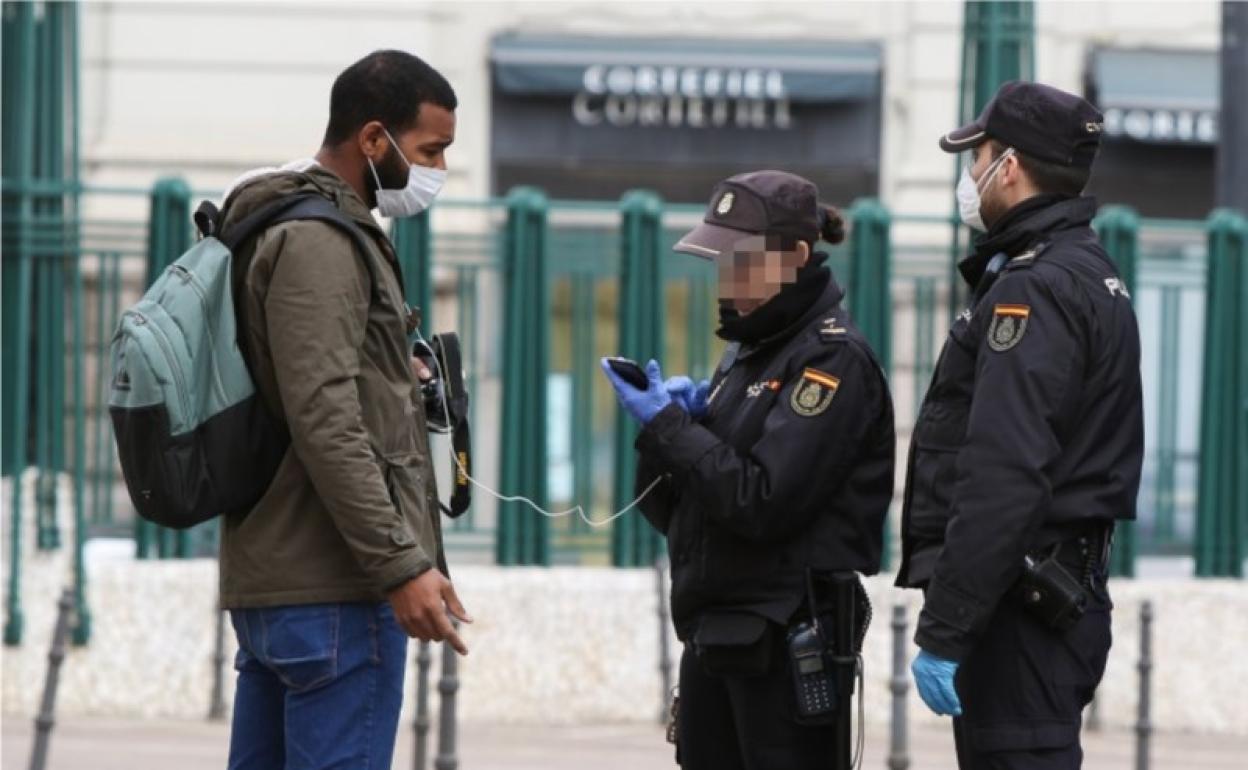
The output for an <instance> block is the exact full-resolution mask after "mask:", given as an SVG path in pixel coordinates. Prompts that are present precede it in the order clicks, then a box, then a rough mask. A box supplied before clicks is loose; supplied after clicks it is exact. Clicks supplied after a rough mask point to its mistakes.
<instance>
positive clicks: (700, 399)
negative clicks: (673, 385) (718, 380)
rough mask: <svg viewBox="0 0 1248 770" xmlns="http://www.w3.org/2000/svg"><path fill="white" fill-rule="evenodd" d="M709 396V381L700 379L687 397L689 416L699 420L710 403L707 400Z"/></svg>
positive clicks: (704, 414)
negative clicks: (691, 393)
mask: <svg viewBox="0 0 1248 770" xmlns="http://www.w3.org/2000/svg"><path fill="white" fill-rule="evenodd" d="M710 397H711V381H710V380H702V381H701V382H699V383H698V386H697V387H696V388H694V389H693V395H692V396H690V397H689V416H690V417H692V418H693V419H695V420H700V419H702V418H703V417H705V416H706V411H707V409H709V408H710V404H708V403H707V400H708V399H709V398H710Z"/></svg>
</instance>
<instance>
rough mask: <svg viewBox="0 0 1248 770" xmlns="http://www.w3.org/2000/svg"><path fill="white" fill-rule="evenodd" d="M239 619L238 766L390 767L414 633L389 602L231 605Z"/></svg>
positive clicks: (245, 769)
mask: <svg viewBox="0 0 1248 770" xmlns="http://www.w3.org/2000/svg"><path fill="white" fill-rule="evenodd" d="M230 620H231V621H232V622H233V624H234V633H235V634H236V635H237V636H238V647H239V649H238V657H237V658H236V660H235V662H234V668H235V669H236V670H237V671H238V689H237V692H236V694H235V696H234V724H233V728H232V731H231V734H230V763H229V768H230V770H330V768H335V769H340V770H347V768H350V770H357V769H363V768H368V770H385V768H389V767H390V761H391V759H392V756H393V754H394V740H395V734H396V733H397V731H398V724H399V708H400V706H401V705H402V703H403V670H404V667H405V666H406V664H407V635H406V634H404V633H403V630H402V629H401V628H400V627H399V625H398V623H397V622H396V621H395V619H394V612H393V610H391V608H390V605H389V604H387V603H384V602H383V603H379V604H362V603H360V604H308V605H299V606H291V607H271V608H264V609H244V610H230Z"/></svg>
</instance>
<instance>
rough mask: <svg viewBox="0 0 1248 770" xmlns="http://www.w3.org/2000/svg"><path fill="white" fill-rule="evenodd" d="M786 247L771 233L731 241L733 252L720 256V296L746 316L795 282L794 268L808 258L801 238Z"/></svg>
mask: <svg viewBox="0 0 1248 770" xmlns="http://www.w3.org/2000/svg"><path fill="white" fill-rule="evenodd" d="M788 246H789V248H787V249H786V248H785V244H783V243H782V242H781V239H779V238H776V237H775V236H770V235H766V236H764V235H751V236H748V237H745V238H742V239H741V240H740V241H737V242H736V243H735V244H733V247H732V253H731V254H725V255H724V256H722V257H720V262H719V299H720V301H721V302H722V303H724V304H727V305H730V306H731V307H733V308H734V309H735V310H736V311H737V312H738V313H740V314H741V315H746V314H748V313H750V312H752V311H754V310H756V309H757V308H758V307H759V306H761V305H762V304H763V303H764V302H766V301H767V300H769V299H771V298H772V297H774V296H776V295H777V294H779V293H780V290H781V289H783V288H784V287H785V286H787V285H788V284H791V283H796V282H797V270H798V268H800V267H801V266H802V265H804V264H806V261H807V260H808V259H809V258H810V246H809V245H807V244H806V243H805V242H804V241H798V242H797V243H796V245H795V246H794V244H792V243H790V244H788Z"/></svg>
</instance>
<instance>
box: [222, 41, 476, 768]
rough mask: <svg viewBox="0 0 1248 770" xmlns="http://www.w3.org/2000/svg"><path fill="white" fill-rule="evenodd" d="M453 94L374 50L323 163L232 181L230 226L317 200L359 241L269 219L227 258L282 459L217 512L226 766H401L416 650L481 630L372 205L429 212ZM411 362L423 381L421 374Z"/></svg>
mask: <svg viewBox="0 0 1248 770" xmlns="http://www.w3.org/2000/svg"><path fill="white" fill-rule="evenodd" d="M455 107H456V99H455V94H454V92H453V91H452V89H451V87H450V85H449V84H448V83H447V82H446V80H445V79H444V78H443V77H442V76H441V75H439V74H438V73H437V72H436V71H435V70H433V69H432V68H431V67H429V66H428V65H427V64H425V63H424V62H423V61H421V60H420V59H417V58H416V57H414V56H411V55H409V54H406V53H401V52H398V51H379V52H376V53H374V54H371V55H370V56H368V57H366V58H364V59H362V60H361V61H359V62H357V63H356V64H354V65H352V66H351V67H350V68H348V69H347V70H345V71H344V72H343V73H342V74H341V75H340V76H339V77H338V79H337V80H336V81H335V83H334V87H333V91H332V94H331V99H330V119H329V126H328V129H327V130H326V135H325V141H324V145H323V146H322V147H321V149H320V151H319V152H318V153H317V155H316V157H315V159H308V160H306V161H302V162H298V163H295V164H291V165H290V166H287V167H285V168H284V169H281V170H278V169H274V170H271V171H269V172H267V173H259V174H251V175H248V178H246V179H245V180H243V181H240V182H239V183H236V185H235V187H234V189H233V190H232V191H231V192H230V194H229V196H228V198H227V200H226V202H225V208H224V211H223V221H222V229H223V230H224V231H225V232H227V233H228V231H229V228H230V227H231V225H232V224H235V223H237V222H239V221H240V220H241V219H242V218H244V217H246V216H247V215H248V214H250V213H252V212H255V211H257V210H258V209H260V208H261V207H263V206H265V205H266V204H269V203H271V202H273V201H275V200H277V199H279V198H281V197H284V196H289V195H292V194H295V193H307V192H312V193H315V194H318V195H321V196H323V197H325V198H326V199H327V200H329V201H331V202H332V203H333V204H334V205H335V206H337V207H338V209H339V210H340V211H342V212H343V213H344V214H345V215H346V216H347V217H348V218H349V219H350V220H351V221H352V222H353V223H354V224H355V225H356V227H358V228H359V230H360V231H362V232H363V233H364V234H365V236H366V238H365V239H364V240H365V241H367V242H368V244H369V245H370V248H369V249H368V250H367V251H368V253H361V252H360V248H359V247H357V246H356V245H355V241H354V240H353V239H352V238H351V236H350V234H349V233H347V232H345V231H343V230H341V229H339V228H337V227H336V226H334V225H332V224H329V223H326V222H321V221H294V222H286V223H283V224H278V225H274V226H272V227H270V228H268V229H267V230H265V231H264V232H262V233H261V234H260V235H259V236H257V237H256V238H254V239H253V240H252V241H251V242H250V243H246V244H243V245H242V246H241V247H240V248H239V249H237V252H236V253H235V255H234V275H233V278H234V290H235V300H236V305H237V312H238V313H239V317H240V327H239V328H240V342H241V343H242V344H243V346H244V350H245V352H246V354H247V359H248V362H249V363H250V365H251V367H252V371H253V374H254V377H255V380H256V384H257V387H258V388H259V390H260V393H261V394H262V396H263V398H264V400H265V403H266V405H267V406H268V407H269V408H270V410H271V411H272V412H273V413H274V414H275V415H277V416H279V417H280V418H281V419H283V420H284V422H285V424H286V427H287V428H288V430H289V433H290V439H291V441H290V447H289V449H288V450H287V452H286V455H285V457H284V458H283V460H282V462H281V464H280V466H279V468H278V470H277V473H276V476H275V477H274V479H273V482H272V484H271V485H270V487H269V489H268V491H267V492H266V493H265V495H264V496H263V497H262V498H261V500H260V501H259V502H258V503H257V504H256V506H255V507H254V508H253V509H252V510H250V511H247V512H242V513H239V514H236V515H231V516H228V517H226V518H225V520H224V527H223V530H222V544H221V602H222V605H223V607H225V608H227V609H229V610H230V615H231V620H232V622H233V625H234V629H235V632H236V634H237V636H238V643H239V653H238V658H237V661H236V664H235V667H236V668H237V670H238V672H239V677H238V691H237V695H236V699H235V709H234V725H233V733H232V736H231V743H230V760H229V766H230V768H231V770H234V769H236V768H237V769H243V768H246V769H250V768H256V769H257V770H259V769H261V768H263V769H264V770H271V768H281V767H286V768H294V767H298V768H322V767H382V768H384V767H389V766H390V761H391V755H392V754H393V749H394V740H395V733H396V730H397V725H398V717H399V708H400V705H401V702H402V696H403V672H404V665H405V660H406V649H407V637H409V636H410V637H414V638H417V639H422V640H434V641H441V640H444V639H446V640H449V641H450V643H451V644H452V645H453V646H454V647H455V648H456V649H457V650H458V651H459V652H460V653H461V654H465V653H466V652H467V650H466V648H465V647H464V645H463V642H462V641H461V640H460V639H459V637H458V636H457V634H456V632H455V629H454V627H453V626H452V624H451V621H450V619H449V618H448V611H449V613H450V614H451V615H454V616H455V617H456V618H458V619H460V620H463V621H466V622H469V620H470V619H469V617H468V615H467V612H466V611H465V610H464V608H463V606H462V605H461V604H460V602H459V600H458V598H457V597H456V596H455V591H454V589H453V588H452V586H451V583H450V581H449V579H448V578H447V576H446V571H447V570H446V563H445V560H444V557H443V552H442V537H441V526H440V521H439V508H438V498H437V490H436V487H435V481H434V474H433V466H432V463H431V461H430V452H429V443H428V434H427V432H426V427H425V414H424V411H423V407H422V402H421V399H420V398H419V380H418V378H419V377H421V376H428V372H427V371H421V368H422V367H420V366H419V364H414V362H413V359H412V357H411V353H410V349H409V346H408V341H407V335H408V333H409V332H410V331H411V330H412V328H413V327H412V324H413V323H414V318H415V316H414V314H412V313H411V312H410V311H409V310H408V309H407V306H406V305H405V303H404V301H403V291H402V286H403V282H402V279H401V276H400V273H399V265H398V262H397V260H396V257H395V253H394V249H393V247H392V246H391V244H390V242H389V240H388V239H387V237H386V234H385V232H384V231H383V230H382V229H381V228H380V227H378V225H377V223H376V221H375V220H374V218H373V215H372V213H371V209H372V208H374V207H376V208H378V209H379V210H380V212H381V213H382V214H383V215H386V216H404V215H412V214H416V213H419V211H420V210H422V209H423V208H425V207H427V206H428V205H429V203H430V202H431V201H432V199H433V196H434V195H436V193H437V190H438V188H440V186H441V182H442V180H443V179H444V178H445V173H446V172H445V169H446V162H445V157H444V153H445V150H446V148H447V147H448V146H449V145H450V144H451V142H452V141H453V140H454V135H455V113H454V110H455ZM414 367H416V368H415V369H414Z"/></svg>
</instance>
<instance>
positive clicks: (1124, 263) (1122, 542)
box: [1093, 206, 1174, 577]
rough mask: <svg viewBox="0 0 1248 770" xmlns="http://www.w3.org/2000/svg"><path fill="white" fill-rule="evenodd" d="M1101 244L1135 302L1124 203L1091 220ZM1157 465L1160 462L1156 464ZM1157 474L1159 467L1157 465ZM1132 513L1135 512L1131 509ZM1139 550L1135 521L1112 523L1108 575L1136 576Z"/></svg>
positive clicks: (1132, 216) (1135, 261) (1132, 220)
mask: <svg viewBox="0 0 1248 770" xmlns="http://www.w3.org/2000/svg"><path fill="white" fill-rule="evenodd" d="M1093 226H1094V227H1095V228H1096V231H1097V235H1099V236H1100V239H1101V245H1102V246H1104V247H1105V251H1106V252H1107V253H1108V254H1109V258H1110V259H1112V260H1113V261H1114V265H1116V266H1117V268H1118V275H1119V276H1120V277H1121V278H1122V282H1123V283H1125V284H1126V286H1127V292H1128V293H1129V294H1130V295H1131V297H1132V301H1133V302H1134V297H1135V291H1136V287H1137V286H1138V280H1137V276H1138V275H1139V261H1140V258H1139V239H1140V218H1139V217H1138V216H1136V213H1135V211H1134V210H1132V209H1131V208H1129V207H1127V206H1106V207H1105V208H1103V209H1101V212H1100V214H1099V215H1098V216H1097V218H1096V221H1095V222H1093ZM1159 464H1160V463H1159ZM1158 471H1159V474H1160V471H1161V469H1160V468H1158ZM1169 477H1170V479H1171V484H1170V493H1171V501H1173V492H1174V484H1173V478H1174V465H1173V463H1171V464H1170V468H1169ZM1133 513H1134V511H1133ZM1138 550H1139V544H1138V542H1137V532H1136V524H1135V522H1134V521H1119V522H1118V523H1117V524H1116V525H1115V526H1114V548H1113V550H1112V551H1111V552H1110V561H1109V570H1110V574H1111V575H1116V576H1119V577H1135V558H1136V554H1137V552H1138Z"/></svg>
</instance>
